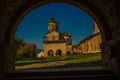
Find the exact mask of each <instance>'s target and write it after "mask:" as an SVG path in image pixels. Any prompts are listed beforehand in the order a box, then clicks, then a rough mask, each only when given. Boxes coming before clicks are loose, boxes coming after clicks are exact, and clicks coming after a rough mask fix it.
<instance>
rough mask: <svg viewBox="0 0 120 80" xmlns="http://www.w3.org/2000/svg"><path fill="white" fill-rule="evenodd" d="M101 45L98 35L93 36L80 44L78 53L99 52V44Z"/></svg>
mask: <svg viewBox="0 0 120 80" xmlns="http://www.w3.org/2000/svg"><path fill="white" fill-rule="evenodd" d="M101 43H102V39H101V35H100V33H99V34H97V35H95V36H90V38H89V37H88V38H87V39H85V40H83V41H82V42H81V43H80V48H81V52H80V53H95V52H101V49H100V44H101Z"/></svg>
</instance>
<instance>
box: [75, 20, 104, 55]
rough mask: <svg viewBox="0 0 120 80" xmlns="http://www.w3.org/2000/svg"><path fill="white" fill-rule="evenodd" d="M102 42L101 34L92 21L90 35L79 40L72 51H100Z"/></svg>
mask: <svg viewBox="0 0 120 80" xmlns="http://www.w3.org/2000/svg"><path fill="white" fill-rule="evenodd" d="M101 43H102V39H101V34H100V31H99V28H98V26H97V24H96V23H95V22H94V29H93V33H92V35H90V36H88V37H87V38H85V39H84V40H82V41H80V43H79V45H76V46H74V48H73V51H74V52H76V53H96V52H101V49H100V44H101Z"/></svg>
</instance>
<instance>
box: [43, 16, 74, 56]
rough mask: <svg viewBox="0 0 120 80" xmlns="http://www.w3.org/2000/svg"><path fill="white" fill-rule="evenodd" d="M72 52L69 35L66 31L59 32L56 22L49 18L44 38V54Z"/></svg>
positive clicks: (63, 54)
mask: <svg viewBox="0 0 120 80" xmlns="http://www.w3.org/2000/svg"><path fill="white" fill-rule="evenodd" d="M71 53H72V44H71V35H70V33H68V32H67V31H65V32H63V33H60V32H59V30H58V22H57V21H56V20H55V19H54V18H51V20H50V21H49V22H48V32H47V33H46V36H45V38H44V56H46V57H47V56H56V55H61V56H65V55H69V54H71Z"/></svg>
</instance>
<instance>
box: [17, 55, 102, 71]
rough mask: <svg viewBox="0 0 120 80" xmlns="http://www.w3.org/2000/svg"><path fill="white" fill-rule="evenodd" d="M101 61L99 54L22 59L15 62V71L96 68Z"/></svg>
mask: <svg viewBox="0 0 120 80" xmlns="http://www.w3.org/2000/svg"><path fill="white" fill-rule="evenodd" d="M99 61H101V53H92V54H91V53H90V54H72V55H69V56H63V57H61V56H53V57H42V58H38V59H30V58H29V59H23V60H18V61H16V62H15V64H16V67H17V68H16V69H18V70H19V69H31V68H48V67H68V66H73V67H74V66H97V65H101V64H99Z"/></svg>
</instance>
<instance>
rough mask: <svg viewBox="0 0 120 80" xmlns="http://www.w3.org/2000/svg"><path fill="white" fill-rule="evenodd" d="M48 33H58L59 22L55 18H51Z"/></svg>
mask: <svg viewBox="0 0 120 80" xmlns="http://www.w3.org/2000/svg"><path fill="white" fill-rule="evenodd" d="M48 31H49V32H52V31H58V22H57V20H56V19H55V18H51V19H50V21H49V22H48Z"/></svg>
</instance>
